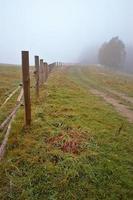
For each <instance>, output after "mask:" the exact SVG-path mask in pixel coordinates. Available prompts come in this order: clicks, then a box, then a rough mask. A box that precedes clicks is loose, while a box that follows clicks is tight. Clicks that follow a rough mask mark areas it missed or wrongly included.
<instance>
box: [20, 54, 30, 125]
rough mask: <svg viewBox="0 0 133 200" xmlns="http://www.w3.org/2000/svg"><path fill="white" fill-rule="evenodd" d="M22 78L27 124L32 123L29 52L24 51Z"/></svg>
mask: <svg viewBox="0 0 133 200" xmlns="http://www.w3.org/2000/svg"><path fill="white" fill-rule="evenodd" d="M22 78H23V90H24V106H25V125H26V126H29V125H30V124H31V102H30V73H29V52H28V51H22Z"/></svg>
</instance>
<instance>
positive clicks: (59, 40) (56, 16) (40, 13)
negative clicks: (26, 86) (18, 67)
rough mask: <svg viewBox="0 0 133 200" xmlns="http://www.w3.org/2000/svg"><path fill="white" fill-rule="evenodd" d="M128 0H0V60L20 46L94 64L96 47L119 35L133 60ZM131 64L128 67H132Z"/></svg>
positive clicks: (9, 58)
mask: <svg viewBox="0 0 133 200" xmlns="http://www.w3.org/2000/svg"><path fill="white" fill-rule="evenodd" d="M132 10H133V1H132V0H23V1H18V0H11V1H9V0H0V63H16V64H19V63H21V50H29V51H30V59H31V60H30V62H32V63H33V61H34V60H33V59H34V57H33V56H34V55H36V54H37V55H39V56H40V57H42V58H44V59H46V60H47V61H48V62H53V61H62V62H83V63H97V62H98V61H97V54H98V50H99V48H100V46H101V45H102V44H103V43H104V42H105V41H108V40H110V39H111V38H112V37H115V36H119V38H120V39H121V40H122V41H123V42H124V43H125V45H126V47H127V52H128V55H127V58H128V59H127V65H129V67H130V68H131V67H132V63H133V25H132V23H133V11H132ZM132 68H133V67H132Z"/></svg>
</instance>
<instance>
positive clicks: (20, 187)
mask: <svg viewBox="0 0 133 200" xmlns="http://www.w3.org/2000/svg"><path fill="white" fill-rule="evenodd" d="M8 70H9V69H8ZM10 70H11V71H10V73H9V71H8V74H7V69H6V68H1V67H0V87H1V90H0V94H1V95H0V103H1V104H2V101H3V100H4V99H5V97H6V95H7V93H8V92H9V91H10V90H12V89H13V88H14V87H16V86H17V85H18V84H19V80H20V79H19V77H20V75H19V74H20V71H18V70H19V69H17V68H12V69H11V68H10ZM32 78H33V77H32ZM132 85H133V76H132V75H127V74H122V73H121V74H120V73H117V74H114V72H111V71H109V70H105V69H104V68H98V67H96V66H86V67H78V66H71V67H64V68H61V69H60V68H56V69H54V70H53V72H52V73H51V74H50V76H49V79H48V82H47V84H45V85H44V86H43V87H42V88H41V95H40V99H39V100H36V98H35V92H34V87H32V89H31V90H32V125H31V127H30V128H29V129H25V128H24V126H23V121H24V119H23V107H21V109H20V110H19V112H18V114H17V116H16V118H15V121H14V123H13V127H12V131H11V135H10V138H9V141H8V146H7V151H6V155H5V158H4V160H3V161H2V162H0V177H1V178H0V199H1V200H7V199H22V200H24V199H26V200H27V199H28V200H31V199H36V200H38V199H40V200H44V199H48V200H52V199H53V200H62V199H63V200H68V199H69V200H74V199H75V200H78V199H79V200H82V199H83V200H84V199H90V200H95V199H101V200H103V199H105V200H107V199H110V200H111V199H112V200H117V199H132V195H133V193H132V186H133V175H132V165H133V157H132V146H133V142H132V141H133V140H132V137H133V136H132V133H133V115H132V114H133V88H132ZM3 88H4V89H3ZM12 103H13V100H12ZM10 106H11V105H10ZM10 106H9V107H10ZM9 107H6V108H4V111H3V112H1V111H0V119H1V120H3V119H4V116H5V115H4V116H3V113H6V112H8V110H9ZM1 137H2V136H1Z"/></svg>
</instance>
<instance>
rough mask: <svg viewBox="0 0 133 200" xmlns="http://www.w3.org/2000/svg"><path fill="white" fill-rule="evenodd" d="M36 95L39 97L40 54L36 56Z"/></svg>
mask: <svg viewBox="0 0 133 200" xmlns="http://www.w3.org/2000/svg"><path fill="white" fill-rule="evenodd" d="M35 78H36V85H35V87H36V97H39V56H35Z"/></svg>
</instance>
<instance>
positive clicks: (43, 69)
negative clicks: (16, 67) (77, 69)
mask: <svg viewBox="0 0 133 200" xmlns="http://www.w3.org/2000/svg"><path fill="white" fill-rule="evenodd" d="M21 56H22V81H23V84H22V89H21V91H20V94H19V96H18V98H17V100H16V105H15V107H14V108H13V109H12V111H11V113H10V114H9V115H8V116H7V118H6V119H5V120H4V121H3V122H2V124H1V125H0V131H3V132H4V133H5V136H4V139H3V141H2V144H1V145H0V161H1V160H2V158H3V157H4V153H5V148H6V145H7V142H8V138H9V135H10V131H11V125H12V122H13V120H14V118H15V116H16V114H17V111H18V110H19V108H20V106H21V105H22V103H23V101H24V111H25V112H24V118H25V122H24V125H25V126H26V127H29V126H30V125H31V120H32V117H31V116H32V115H31V113H32V111H31V93H30V69H29V68H30V67H29V52H28V51H22V52H21ZM34 59H35V71H34V75H35V94H36V98H37V99H38V98H39V90H40V87H41V86H42V85H43V84H44V83H46V81H47V79H48V76H49V74H50V73H51V71H52V70H53V68H54V67H56V66H59V65H60V63H59V62H55V63H52V64H49V65H48V63H47V62H44V61H43V59H40V60H39V56H35V57H34ZM31 72H33V71H31ZM20 88H21V86H19V87H18V88H16V89H15V90H14V91H13V92H12V93H11V94H10V95H9V96H8V98H7V99H6V100H5V101H4V103H3V104H2V106H1V107H3V106H5V104H6V103H7V102H8V101H9V100H10V99H11V97H12V96H13V95H15V94H16V93H17V91H18V90H19V89H20ZM1 107H0V108H1Z"/></svg>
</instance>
